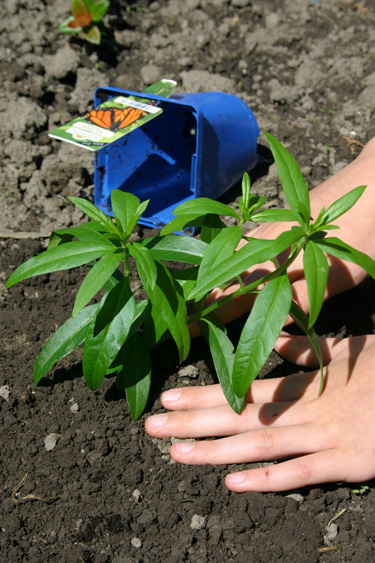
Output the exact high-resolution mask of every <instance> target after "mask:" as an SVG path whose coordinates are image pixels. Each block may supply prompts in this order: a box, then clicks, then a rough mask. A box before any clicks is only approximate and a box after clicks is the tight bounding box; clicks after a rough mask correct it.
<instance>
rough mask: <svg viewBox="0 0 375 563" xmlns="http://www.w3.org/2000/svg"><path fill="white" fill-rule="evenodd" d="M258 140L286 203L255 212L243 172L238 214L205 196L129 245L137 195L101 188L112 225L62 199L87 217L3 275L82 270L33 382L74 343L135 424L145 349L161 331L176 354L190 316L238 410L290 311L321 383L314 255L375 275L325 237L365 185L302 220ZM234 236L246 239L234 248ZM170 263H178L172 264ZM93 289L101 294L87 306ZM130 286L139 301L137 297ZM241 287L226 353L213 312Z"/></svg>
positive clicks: (320, 261) (318, 272) (318, 265)
mask: <svg viewBox="0 0 375 563" xmlns="http://www.w3.org/2000/svg"><path fill="white" fill-rule="evenodd" d="M266 137H267V139H268V142H269V144H270V147H271V151H272V153H273V156H274V159H275V162H276V166H277V169H278V173H279V177H280V180H281V185H282V189H283V191H284V194H285V198H286V201H287V203H288V206H289V208H288V209H263V210H262V205H263V204H264V203H265V198H264V197H261V196H257V195H253V194H252V193H251V190H250V180H249V176H248V175H247V174H245V175H244V177H243V182H242V197H241V199H240V202H239V210H238V212H237V211H236V210H234V209H232V208H231V207H229V206H227V205H225V204H224V203H220V202H218V201H214V200H211V199H207V198H198V199H192V200H190V201H186V202H184V203H182V204H181V205H179V206H178V207H177V208H176V209H175V211H174V215H175V217H174V218H173V219H172V221H171V222H170V223H169V224H167V225H166V226H165V227H164V228H163V229H162V230H161V232H160V234H159V235H158V236H154V237H151V238H146V239H144V240H141V241H137V242H135V241H132V240H131V234H132V233H133V230H134V228H135V226H136V224H137V221H138V219H139V218H140V217H141V215H142V214H143V213H144V212H145V210H146V207H147V204H148V202H147V201H144V202H142V203H141V202H140V200H139V199H138V198H137V197H136V196H135V195H134V194H130V193H125V192H122V191H120V190H113V191H112V193H111V202H112V210H113V213H114V221H113V220H112V219H110V218H109V217H108V216H107V215H105V214H104V213H103V212H102V211H101V210H99V209H98V208H97V207H95V206H94V205H93V204H92V203H90V202H89V201H87V200H85V199H81V198H76V197H71V198H70V199H71V201H72V202H73V203H74V204H75V205H77V206H78V207H79V208H80V209H81V210H82V211H84V212H85V213H86V214H87V215H88V217H89V219H90V220H89V221H88V222H87V223H84V224H82V225H80V226H78V227H71V228H67V229H61V230H58V231H54V232H52V234H51V236H50V240H49V245H48V248H47V250H46V251H45V252H43V253H42V254H40V255H39V256H36V257H33V258H31V259H30V260H28V261H27V262H25V263H24V264H22V265H21V266H19V267H18V268H17V269H16V270H15V271H14V272H13V273H12V275H11V276H10V278H9V279H8V282H7V287H8V288H9V287H11V286H12V285H14V284H15V283H18V282H20V281H22V280H25V279H27V278H30V277H32V276H37V275H40V274H46V273H49V272H55V271H58V270H66V269H69V268H75V267H77V266H82V265H83V264H87V265H88V266H89V270H88V273H87V276H86V277H85V278H84V280H83V282H82V285H81V286H80V289H79V291H78V293H77V296H76V299H75V303H74V307H73V311H72V316H71V318H70V319H68V320H67V321H66V322H65V323H64V324H63V325H62V326H61V327H60V328H59V329H58V330H57V331H56V332H55V333H54V334H53V335H52V336H51V337H50V339H49V340H48V341H47V343H46V344H45V346H44V348H43V349H42V351H41V352H40V354H39V356H38V358H37V360H36V363H35V366H34V382H35V384H38V382H39V381H40V380H41V378H42V377H43V376H44V375H45V374H46V373H47V372H48V371H49V370H50V369H51V368H52V367H53V366H54V365H55V364H56V362H57V361H58V360H60V359H61V358H62V357H64V356H65V355H67V354H69V353H70V352H72V351H73V350H74V349H75V348H76V347H77V346H79V345H80V344H82V343H83V342H84V347H83V360H82V369H83V376H84V378H85V381H86V383H87V385H88V387H89V388H90V389H97V388H98V387H99V385H100V384H101V382H102V380H103V378H104V377H105V376H106V375H108V374H111V373H112V374H115V376H116V384H117V387H118V388H119V389H121V390H125V392H126V396H127V399H128V403H129V406H130V411H131V414H132V416H133V418H134V419H137V418H138V417H139V416H140V415H141V413H142V411H143V410H144V407H145V405H146V401H147V398H148V394H149V389H150V382H151V361H150V353H151V351H152V350H153V349H154V348H155V347H156V346H157V345H158V343H160V342H161V341H162V339H164V338H165V337H166V336H170V337H172V339H173V340H174V342H175V343H176V346H177V348H178V352H179V359H180V361H181V362H182V361H184V360H185V359H186V357H187V355H188V353H189V348H190V333H189V324H190V323H192V322H199V323H200V326H201V328H202V333H203V334H204V336H205V338H206V339H207V341H208V344H209V346H210V350H211V353H212V357H213V362H214V365H215V369H216V371H217V376H218V379H219V381H220V383H221V386H222V388H223V392H224V394H225V396H226V398H227V400H228V402H229V404H230V405H231V407H232V408H233V409H234V410H235V411H236V412H237V413H239V412H241V409H242V407H243V404H244V396H245V394H246V392H247V390H248V389H249V386H250V385H251V383H252V381H253V380H254V379H255V378H256V377H257V375H258V374H259V372H260V370H261V368H262V366H263V365H264V364H265V362H266V361H267V358H268V356H269V354H270V353H271V351H272V349H273V346H274V344H275V342H276V340H277V338H278V336H279V333H280V331H281V329H282V328H283V326H284V324H285V321H286V319H287V317H288V315H290V316H291V317H292V319H293V320H294V322H295V323H296V324H297V325H298V326H299V327H300V328H301V329H302V330H303V331H304V333H305V334H306V335H307V336H308V338H309V340H310V342H311V345H312V347H313V349H314V351H315V353H316V355H317V357H318V360H319V364H320V371H321V388H322V384H323V370H322V357H321V351H320V348H319V343H318V339H317V335H316V333H315V330H314V323H315V321H316V319H317V317H318V315H319V312H320V309H321V307H322V303H323V296H324V292H325V288H326V284H327V277H328V269H329V267H328V260H327V257H326V255H327V254H329V255H331V256H334V257H336V258H339V259H342V260H349V261H351V262H354V263H356V264H358V265H360V266H361V267H362V268H364V269H365V270H366V271H367V272H368V273H369V274H370V275H371V276H372V277H373V278H375V262H374V261H373V260H372V259H371V258H370V257H369V256H367V255H365V254H363V253H362V252H360V251H358V250H356V249H354V248H352V247H350V246H349V245H347V244H346V243H344V242H343V241H341V240H340V239H339V238H337V237H333V236H329V233H330V231H331V230H333V229H336V228H337V226H335V225H334V224H332V222H333V221H335V220H336V219H337V218H338V217H339V216H340V215H342V214H343V213H345V212H346V211H348V210H349V209H350V208H351V207H352V206H353V205H354V204H355V203H356V201H357V200H358V198H359V197H360V196H361V195H362V193H363V191H364V189H365V186H359V187H357V188H355V189H353V190H351V191H349V192H348V193H347V194H345V195H344V196H343V197H341V198H339V199H338V200H337V201H335V202H334V203H332V204H331V205H330V206H329V207H328V209H325V208H323V209H322V210H321V211H320V213H319V215H318V216H317V217H316V218H315V219H312V218H311V215H310V200H309V192H308V188H307V185H306V183H305V181H304V179H303V177H302V174H301V172H300V169H299V167H298V165H297V163H296V161H295V159H294V158H293V157H292V156H291V155H290V154H289V153H288V151H287V150H286V149H285V148H284V147H283V146H282V145H281V144H280V143H279V141H277V140H276V139H275V138H274V137H272V136H271V135H269V134H266ZM220 216H230V217H231V218H235V219H236V220H237V224H236V225H234V226H226V225H225V223H224V222H223V221H222V219H221V218H220ZM245 221H256V222H269V221H282V222H286V223H287V222H290V223H291V228H290V229H289V230H285V231H284V232H283V233H281V234H280V235H279V236H278V237H277V238H276V239H274V240H262V239H256V238H252V237H251V236H245V235H243V233H242V227H243V224H244V223H245ZM187 227H200V228H201V232H200V238H199V239H198V238H192V237H188V236H181V235H176V234H174V233H175V232H176V231H179V230H182V229H185V228H187ZM242 239H245V240H246V244H244V245H243V246H241V248H238V245H239V243H240V241H241V240H242ZM288 249H289V254H288V258H287V259H286V260H285V261H283V262H282V263H280V262H279V260H278V256H279V255H280V254H281V253H283V252H284V251H288ZM301 252H302V253H303V267H304V276H305V279H306V283H307V293H308V299H309V311H310V312H309V315H308V316H307V315H306V314H305V313H304V312H303V311H302V310H301V309H300V308H299V306H298V305H297V304H296V303H295V302H294V301H293V300H292V289H291V284H290V281H289V279H288V268H289V267H290V265H291V264H292V263H293V261H294V260H295V259H296V258H297V256H298V255H299V254H300V253H301ZM130 259H132V260H134V261H135V265H136V268H137V271H138V274H139V278H140V281H141V287H140V288H138V289H136V290H134V291H133V290H132V289H131V285H130V279H129V272H130V268H129V260H130ZM268 260H271V261H272V262H273V263H274V265H275V269H274V270H273V271H271V272H269V273H267V274H265V275H263V277H261V278H259V279H258V280H257V281H254V282H253V283H250V284H248V285H244V284H243V283H242V282H241V277H240V276H241V274H242V273H243V272H244V271H245V270H247V269H248V268H251V267H254V266H256V265H257V264H262V263H264V262H266V261H268ZM170 262H173V263H174V264H175V263H176V262H179V263H181V268H179V269H176V268H174V269H173V270H172V269H171V268H170V267H169V265H168V264H170ZM236 281H238V282H239V285H238V289H236V291H234V292H233V293H232V294H231V295H226V296H225V297H223V299H222V300H221V301H219V302H213V303H212V302H211V303H210V302H208V301H207V297H208V296H209V295H210V292H211V291H212V290H213V289H214V288H216V287H218V286H219V287H227V286H229V285H230V284H232V283H233V282H236ZM103 288H104V289H105V290H106V292H105V294H104V297H102V298H101V300H100V301H99V302H98V303H94V304H90V301H91V300H92V299H93V298H94V297H95V296H96V294H97V293H98V292H99V291H100V290H101V289H103ZM259 288H261V289H259ZM140 289H143V290H144V292H145V294H146V296H147V297H146V298H145V299H142V300H139V301H137V300H136V297H137V295H136V294H137V293H138V292H139V290H140ZM249 293H252V294H254V295H256V299H255V303H254V306H253V308H252V310H251V312H250V313H249V315H248V318H247V320H246V322H245V323H244V326H243V330H242V333H241V336H240V338H239V342H238V345H237V347H236V348H235V347H234V346H233V344H232V342H231V340H230V339H229V337H228V335H227V334H226V331H225V327H224V326H223V325H222V323H221V322H220V319H219V317H218V315H217V308H218V307H219V306H220V304H222V303H223V302H224V301H228V300H231V299H233V298H236V297H238V296H240V295H244V294H249ZM188 311H189V314H188ZM191 311H193V313H192V314H191V313H190V312H191Z"/></svg>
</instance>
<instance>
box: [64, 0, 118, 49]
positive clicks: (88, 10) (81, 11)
mask: <svg viewBox="0 0 375 563" xmlns="http://www.w3.org/2000/svg"><path fill="white" fill-rule="evenodd" d="M109 6H110V0H71V3H70V11H71V15H70V16H69V17H67V18H66V19H65V20H64V21H63V22H62V23H61V24H60V25H59V32H60V33H73V34H80V35H81V36H82V37H83V38H84V39H86V41H88V42H89V43H94V44H95V45H99V44H100V42H101V38H102V35H103V27H102V25H101V24H102V20H103V18H104V16H105V15H106V13H107V12H108V9H109Z"/></svg>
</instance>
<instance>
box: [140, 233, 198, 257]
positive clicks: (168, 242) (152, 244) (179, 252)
mask: <svg viewBox="0 0 375 563" xmlns="http://www.w3.org/2000/svg"><path fill="white" fill-rule="evenodd" d="M142 246H145V247H146V248H148V249H149V250H150V252H151V254H152V256H153V257H154V258H155V259H157V260H169V261H172V262H184V263H186V264H200V263H201V261H202V258H203V256H204V253H205V252H206V250H207V248H208V244H206V243H205V242H203V241H201V240H199V239H195V238H191V237H187V236H181V235H176V236H165V237H164V236H156V237H152V238H146V239H144V241H142Z"/></svg>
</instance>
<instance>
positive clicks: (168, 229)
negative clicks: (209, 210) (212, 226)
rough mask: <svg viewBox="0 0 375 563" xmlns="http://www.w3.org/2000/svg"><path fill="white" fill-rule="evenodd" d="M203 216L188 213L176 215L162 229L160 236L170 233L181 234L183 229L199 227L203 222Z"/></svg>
mask: <svg viewBox="0 0 375 563" xmlns="http://www.w3.org/2000/svg"><path fill="white" fill-rule="evenodd" d="M204 218H205V216H204V215H203V214H202V213H198V214H197V213H190V214H189V215H188V214H183V215H178V216H177V217H174V218H173V219H172V221H170V222H169V223H168V224H167V225H165V227H163V228H162V230H161V231H160V234H161V235H162V236H165V235H170V234H172V233H179V232H182V231H183V229H185V228H188V227H189V228H190V227H200V226H201V225H202V224H203V222H204Z"/></svg>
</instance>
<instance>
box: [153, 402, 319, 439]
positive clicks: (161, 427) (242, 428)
mask: <svg viewBox="0 0 375 563" xmlns="http://www.w3.org/2000/svg"><path fill="white" fill-rule="evenodd" d="M309 412H310V410H309V408H307V407H306V406H303V407H300V406H299V405H296V404H295V403H278V402H273V403H267V404H257V405H253V404H247V405H245V407H244V409H243V410H242V412H241V414H237V413H236V412H234V411H233V409H232V408H231V407H230V406H229V405H219V406H217V407H212V408H205V409H198V410H187V411H176V412H172V413H163V414H158V415H154V416H150V417H149V418H148V419H147V420H146V423H145V426H146V431H147V432H148V434H151V435H152V436H156V437H158V438H166V437H168V438H169V437H171V436H174V437H176V438H203V437H207V436H232V435H235V434H241V433H244V432H248V431H249V430H254V429H256V428H262V427H263V426H270V425H273V426H279V425H281V424H282V425H284V426H287V425H290V424H301V423H304V422H305V421H306V420H307V417H308V416H309Z"/></svg>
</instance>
